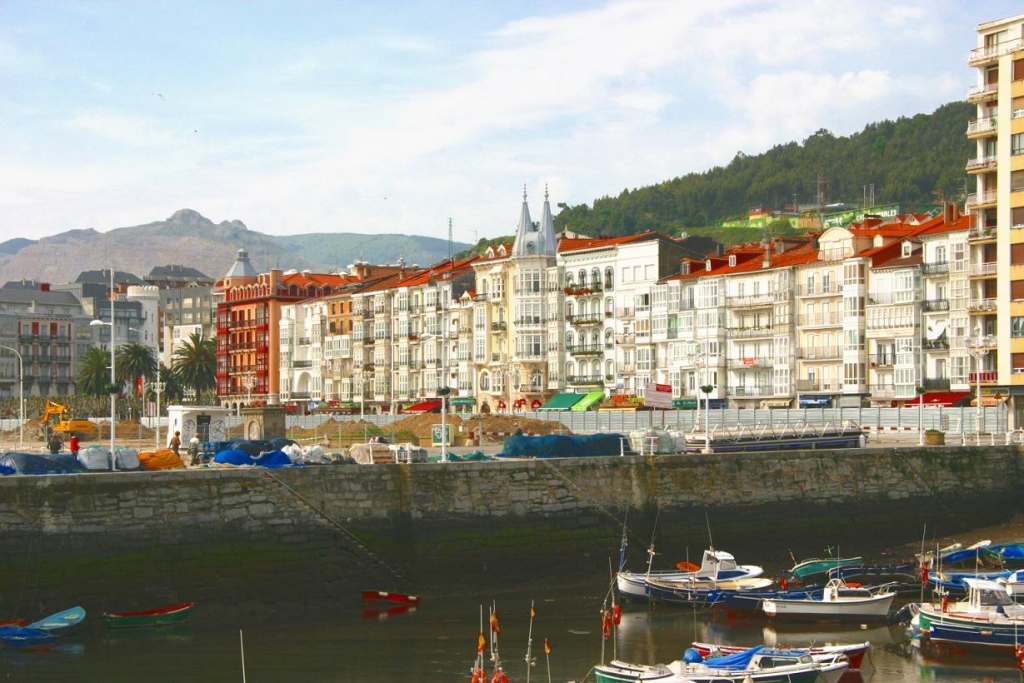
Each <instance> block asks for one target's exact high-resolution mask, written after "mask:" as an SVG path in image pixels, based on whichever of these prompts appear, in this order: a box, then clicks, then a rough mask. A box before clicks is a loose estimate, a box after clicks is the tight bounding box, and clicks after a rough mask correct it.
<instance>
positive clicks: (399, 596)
mask: <svg viewBox="0 0 1024 683" xmlns="http://www.w3.org/2000/svg"><path fill="white" fill-rule="evenodd" d="M363 600H366V601H367V602H376V601H383V602H393V603H395V604H398V605H418V604H420V596H418V595H407V594H405V593H387V592H385V591H363Z"/></svg>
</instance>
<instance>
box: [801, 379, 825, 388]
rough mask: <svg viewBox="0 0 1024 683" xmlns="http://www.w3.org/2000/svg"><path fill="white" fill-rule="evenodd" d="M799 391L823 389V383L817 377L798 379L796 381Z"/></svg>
mask: <svg viewBox="0 0 1024 683" xmlns="http://www.w3.org/2000/svg"><path fill="white" fill-rule="evenodd" d="M796 390H797V391H821V390H822V384H821V382H819V381H818V380H816V379H798V380H797V381H796Z"/></svg>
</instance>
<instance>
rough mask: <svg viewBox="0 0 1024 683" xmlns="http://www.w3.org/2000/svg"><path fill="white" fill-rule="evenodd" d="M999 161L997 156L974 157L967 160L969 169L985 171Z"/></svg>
mask: <svg viewBox="0 0 1024 683" xmlns="http://www.w3.org/2000/svg"><path fill="white" fill-rule="evenodd" d="M998 163H999V159H998V158H997V157H988V156H986V157H976V158H974V159H968V160H967V168H966V170H967V171H983V170H986V169H989V168H995V167H996V164H998Z"/></svg>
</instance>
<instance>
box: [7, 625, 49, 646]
mask: <svg viewBox="0 0 1024 683" xmlns="http://www.w3.org/2000/svg"><path fill="white" fill-rule="evenodd" d="M9 628H10V629H11V630H9V631H6V632H4V633H2V634H0V644H3V646H4V647H9V648H14V649H17V650H43V649H46V648H48V647H50V646H51V645H53V644H54V643H55V642H57V640H59V639H60V636H59V635H57V634H56V633H51V632H50V631H41V630H39V629H35V628H27V627H22V628H18V627H13V626H12V627H9Z"/></svg>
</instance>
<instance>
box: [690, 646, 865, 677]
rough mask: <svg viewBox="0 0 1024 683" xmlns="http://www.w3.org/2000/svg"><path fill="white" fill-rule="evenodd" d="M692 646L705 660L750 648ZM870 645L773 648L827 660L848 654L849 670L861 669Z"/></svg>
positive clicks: (795, 654) (796, 654)
mask: <svg viewBox="0 0 1024 683" xmlns="http://www.w3.org/2000/svg"><path fill="white" fill-rule="evenodd" d="M690 647H692V648H693V649H694V650H696V651H697V652H699V653H700V655H701V657H704V659H705V660H706V659H707V658H708V657H719V656H722V655H734V654H737V653H739V652H743V651H744V650H749V649H750V648H749V647H745V646H741V645H722V644H720V643H700V642H694V643H692V644H691V645H690ZM869 647H871V642H870V641H864V642H862V643H850V644H848V645H816V646H813V647H780V646H773V649H775V650H779V651H784V652H787V653H789V654H792V655H794V656H801V655H803V654H809V655H811V656H812V657H815V658H818V657H821V658H824V659H825V660H831V659H833V658H834V657H835V655H837V654H842V655H846V659H847V660H849V670H850V671H860V668H861V665H862V664H863V663H864V655H866V654H867V652H868V648H869Z"/></svg>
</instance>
